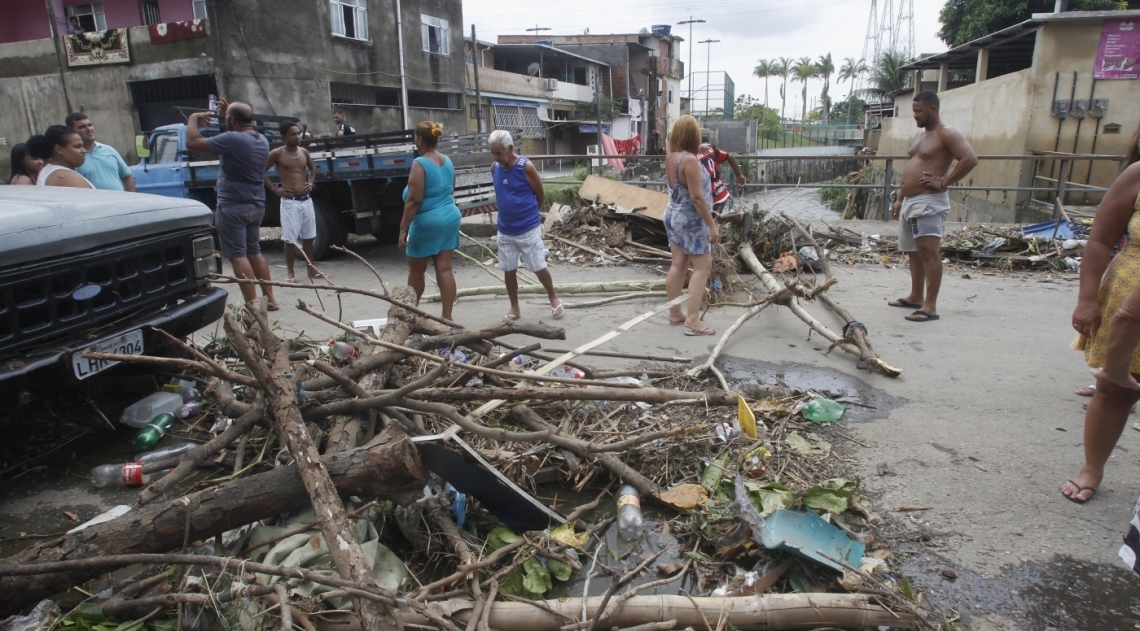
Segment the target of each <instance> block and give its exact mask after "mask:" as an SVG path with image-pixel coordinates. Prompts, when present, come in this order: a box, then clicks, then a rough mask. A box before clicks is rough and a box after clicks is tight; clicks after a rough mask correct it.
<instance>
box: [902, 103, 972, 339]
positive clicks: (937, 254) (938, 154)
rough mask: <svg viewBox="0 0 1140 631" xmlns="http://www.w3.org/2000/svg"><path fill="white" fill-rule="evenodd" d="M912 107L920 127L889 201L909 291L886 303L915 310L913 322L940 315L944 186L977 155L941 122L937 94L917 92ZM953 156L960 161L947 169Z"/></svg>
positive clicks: (947, 199)
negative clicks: (907, 271) (906, 268)
mask: <svg viewBox="0 0 1140 631" xmlns="http://www.w3.org/2000/svg"><path fill="white" fill-rule="evenodd" d="M911 110H912V111H913V112H914V122H915V124H916V125H918V126H919V127H921V128H922V131H921V132H919V134H918V137H916V138H915V139H914V142H913V143H912V144H911V146H910V151H909V152H907V155H909V156H910V159H909V160H907V162H906V167H904V168H903V177H902V186H901V187H900V190H899V195H898V199H896V200H895V202H894V203H893V204H891V219H898V220H899V250H901V251H903V252H906V253H907V257H908V258H909V259H910V294H908V295H907V296H906V297H905V298H899V299H897V300H892V301H891V302H889V303H887V304H889V305H890V306H892V307H904V308H907V309H914V310H915V311H914V312H913V313H911V314H910V315H908V316H907V317H906V319H907V320H910V321H911V322H930V321H933V320H937V319H938V318H939V317H940V316H939V315H938V306H937V303H938V290H939V288H940V287H941V286H942V252H941V248H940V246H941V243H942V224H943V223H944V222H945V221H946V215H948V214H949V213H950V195H949V194H948V193H947V192H946V189H947V188H949V187H950V186H951V185H952V184H954V183H955V182H958V181H959V180H961V179H962V178H964V177H966V174H967V173H969V172H970V170H972V169H973V168H974V166H976V165H977V164H978V156H977V155H975V154H974V150H973V148H971V147H970V144H969V143H967V142H966V139H965V138H963V137H962V134H961V133H959V132H958V131H957V130H956V129H953V128H951V127H947V126H946V125H944V124H943V123H942V119H941V118H939V116H938V95H937V94H935V93H934V92H931V91H930V90H926V91H924V92H919V93H918V94H917V95H916V96H915V97H914V103H913V105H912V106H911ZM955 160H957V161H958V163H957V164H956V165H955V166H954V170H953V171H950V163H951V162H954V161H955ZM947 171H950V174H949V175H947Z"/></svg>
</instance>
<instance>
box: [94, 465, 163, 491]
mask: <svg viewBox="0 0 1140 631" xmlns="http://www.w3.org/2000/svg"><path fill="white" fill-rule="evenodd" d="M146 464H147V463H145V462H127V463H125V464H105V465H100V466H98V467H95V468H94V469H92V470H91V483H92V484H94V485H95V486H96V487H97V488H100V489H101V488H104V487H108V486H142V485H144V484H150V483H151V482H154V481H155V480H157V479H159V478H161V477H162V476H164V475H166V474H167V473H170V472H171V471H173V470H174V469H173V468H171V469H163V470H161V471H155V472H153V473H143V472H142V469H143V467H145V466H146Z"/></svg>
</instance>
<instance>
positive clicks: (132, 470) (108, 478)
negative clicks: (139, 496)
mask: <svg viewBox="0 0 1140 631" xmlns="http://www.w3.org/2000/svg"><path fill="white" fill-rule="evenodd" d="M197 447H198V445H196V444H195V443H179V444H177V445H170V446H168V447H163V448H162V449H155V450H153V451H148V452H145V453H141V454H139V455H137V456H135V461H134V462H128V463H126V464H105V465H101V466H98V467H95V468H94V469H92V470H91V482H92V483H93V484H94V485H95V486H97V487H99V488H103V487H105V486H142V485H144V484H149V483H151V482H153V481H154V480H157V479H159V478H161V477H162V476H164V475H166V474H167V473H168V472H169V471H170V469H165V470H163V471H155V472H154V473H147V474H143V472H142V468H143V466H144V465H146V464H149V463H152V462H162V461H163V460H168V459H170V458H174V457H176V456H181V455H182V454H185V453H189V452H191V451H194V449H196V448H197Z"/></svg>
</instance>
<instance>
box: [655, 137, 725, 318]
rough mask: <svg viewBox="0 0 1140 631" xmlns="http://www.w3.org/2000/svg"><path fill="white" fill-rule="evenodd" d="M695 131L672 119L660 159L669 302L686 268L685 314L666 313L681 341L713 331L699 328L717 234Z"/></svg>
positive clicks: (674, 310) (678, 310)
mask: <svg viewBox="0 0 1140 631" xmlns="http://www.w3.org/2000/svg"><path fill="white" fill-rule="evenodd" d="M700 146H701V127H700V125H699V124H698V123H697V119H695V118H693V117H692V116H689V115H685V116H682V117H681V118H679V119H677V122H676V123H675V124H674V125H673V131H672V132H671V133H670V134H669V155H668V156H667V157H666V158H665V182H666V184H667V185H668V187H669V205H668V206H666V208H665V234H666V235H667V236H668V237H669V250H670V252H672V254H673V263H672V265H670V266H669V274H668V276H666V277H665V290H666V294H667V295H668V298H669V300H670V301H672V300H674V299H676V298H677V297H678V296H680V295H681V291H682V290H683V289H684V286H685V274H686V273H687V272H688V270H689V265H690V264H692V266H693V275H692V277H691V278H690V279H689V300H688V313H687V314H685V313H682V312H681V306H680V305H674V306H672V307H670V308H669V324H671V325H674V326H679V325H682V324H683V325H685V335H688V336H690V337H692V336H697V335H713V334H715V333H716V330H715V329H713V328H712V327H708V326H705V323H704V322H701V305H702V304H703V303H704V300H705V285H706V284H707V283H708V280H709V276H711V275H712V246H713V245H714V244H715V243H716V242H717V241H719V240H720V230H719V229H718V228H717V225H716V221H715V220H714V219H713V216H712V210H711V209H712V187H711V180H710V178H709V174H708V171H706V170H705V169H704V168H703V167H702V166H701V163H700V160H698V159H697V152H698V151H699V149H700Z"/></svg>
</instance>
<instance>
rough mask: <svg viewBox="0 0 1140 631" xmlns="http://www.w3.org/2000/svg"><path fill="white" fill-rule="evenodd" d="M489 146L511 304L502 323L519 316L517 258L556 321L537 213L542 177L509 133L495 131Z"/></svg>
mask: <svg viewBox="0 0 1140 631" xmlns="http://www.w3.org/2000/svg"><path fill="white" fill-rule="evenodd" d="M487 142H488V144H490V145H491V155H492V156H494V158H495V164H493V165H492V166H491V175H492V177H493V178H494V182H495V203H496V204H497V205H498V207H499V221H498V227H499V234H498V236H497V237H496V241H497V243H498V246H499V269H501V270H503V280H505V281H506V285H507V297H508V298H510V300H511V310H510V311H508V312H507V315H505V316H503V319H504V320H508V321H510V320H518V319H519V317H520V316H521V315H522V310H521V308H520V307H519V281H518V268H519V257H520V256H521V257H522V260H523V263H524V264H526V268H527V269H529V270H530V271H532V272H534V275H535V276H536V277H537V278H538V281H539V282H540V283H542V287H543V288H544V289H546V296H547V298H549V299H550V313H551V315H552V316H553V317H555V318H557V317H560V316H561V315H562V309H563V307H562V301H561V300H559V299H558V294H557V293H555V291H554V279H552V278H551V277H550V270H548V269H546V254H545V248H544V247H543V245H542V216H541V215H539V209H540V208H542V203H543V201H545V199H546V193H545V192H544V191H543V188H542V177H541V176H539V174H538V169H536V168H534V165H533V164H531V162H530V160H527V159H526V158H525V157H523V156H520V155H518V154H516V153H515V143H514V140H513V139H512V138H511V134H510V132H508V131H506V130H504V129H496V130H495V131H493V132H491V135H490V136H489V137H488V138H487Z"/></svg>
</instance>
